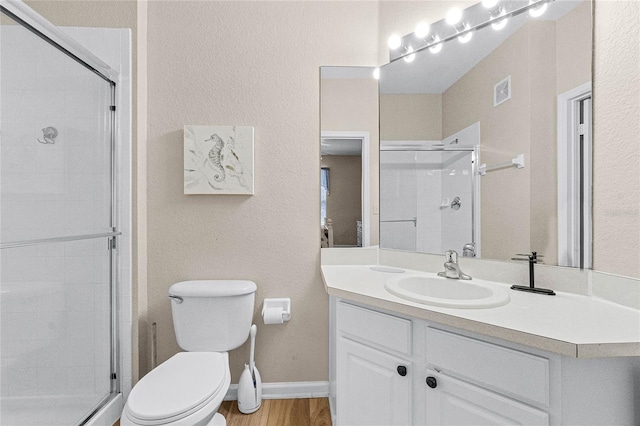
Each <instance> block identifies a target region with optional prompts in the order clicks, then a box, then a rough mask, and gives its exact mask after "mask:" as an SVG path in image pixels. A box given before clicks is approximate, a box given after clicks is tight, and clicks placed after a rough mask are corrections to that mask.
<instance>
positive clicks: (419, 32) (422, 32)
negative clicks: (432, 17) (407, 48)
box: [413, 21, 430, 38]
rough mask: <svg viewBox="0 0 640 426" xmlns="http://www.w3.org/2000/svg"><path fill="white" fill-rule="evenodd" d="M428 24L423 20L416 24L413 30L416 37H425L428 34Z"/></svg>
mask: <svg viewBox="0 0 640 426" xmlns="http://www.w3.org/2000/svg"><path fill="white" fill-rule="evenodd" d="M429 29H430V27H429V24H427V23H426V22H424V21H421V22H419V23H418V25H416V29H415V31H414V32H413V33H414V34H415V36H416V37H418V38H425V37H426V36H427V35H428V34H429Z"/></svg>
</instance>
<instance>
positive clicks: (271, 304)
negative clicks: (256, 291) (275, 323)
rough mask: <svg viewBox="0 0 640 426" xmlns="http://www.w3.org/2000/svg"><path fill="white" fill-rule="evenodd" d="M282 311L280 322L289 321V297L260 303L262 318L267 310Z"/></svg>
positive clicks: (265, 300)
mask: <svg viewBox="0 0 640 426" xmlns="http://www.w3.org/2000/svg"><path fill="white" fill-rule="evenodd" d="M278 308H280V309H282V321H283V322H284V321H289V320H290V319H291V299H290V298H289V297H281V298H271V299H264V301H263V302H262V316H263V317H264V313H265V311H266V310H267V309H278Z"/></svg>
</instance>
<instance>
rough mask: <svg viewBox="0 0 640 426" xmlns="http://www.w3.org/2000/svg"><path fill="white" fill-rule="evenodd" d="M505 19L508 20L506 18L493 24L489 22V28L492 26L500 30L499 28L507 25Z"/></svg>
mask: <svg viewBox="0 0 640 426" xmlns="http://www.w3.org/2000/svg"><path fill="white" fill-rule="evenodd" d="M507 21H508V19H507V18H504V19H501V20H499V21H496V22H494V23H493V24H491V28H493V29H494V30H496V31H500V30H501V29H503V28H504V27H506V26H507Z"/></svg>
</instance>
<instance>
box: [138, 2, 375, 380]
mask: <svg viewBox="0 0 640 426" xmlns="http://www.w3.org/2000/svg"><path fill="white" fill-rule="evenodd" d="M377 16H378V6H377V3H375V2H366V1H365V2H340V1H338V2H331V1H322V2H223V1H221V2H211V1H209V2H202V1H193V2H186V1H185V2H175V1H167V2H163V1H153V2H149V4H148V58H147V59H148V88H149V93H148V102H149V107H148V113H149V119H148V123H147V128H148V147H147V148H148V180H149V185H148V195H149V199H148V208H149V223H148V225H149V226H148V233H149V239H148V245H149V270H148V275H149V283H148V299H149V307H148V308H149V309H148V317H149V319H148V321H149V322H150V323H151V322H154V321H155V322H157V324H158V361H159V362H160V361H163V360H165V359H167V358H168V357H170V356H171V355H173V354H174V353H175V352H177V351H178V350H179V348H178V346H177V345H176V342H175V337H174V332H173V325H172V322H171V313H170V305H169V301H168V299H167V297H166V295H167V290H168V288H169V286H170V285H171V284H172V283H174V282H176V281H179V280H184V279H193V278H229V279H232V278H244V279H250V280H254V281H255V282H256V283H257V285H258V292H257V297H256V307H255V315H254V321H255V322H256V323H257V324H258V336H257V348H256V362H257V365H258V367H259V368H260V373H261V375H262V379H263V381H264V382H281V381H282V382H287V381H305V380H327V377H328V368H327V367H328V343H327V342H328V338H329V336H328V304H327V300H328V298H327V295H326V293H325V291H324V286H323V284H322V280H321V278H320V265H319V257H320V244H319V239H318V232H317V229H318V218H319V217H320V208H319V187H320V182H319V158H320V152H319V143H318V141H319V136H320V135H319V129H320V126H319V104H320V102H319V94H320V87H319V81H320V79H319V67H320V66H321V65H327V64H341V65H362V66H370V65H372V64H374V63H375V60H376V56H377V51H376V42H375V40H376V39H377V26H376V21H377ZM172 29H180V31H178V32H176V31H175V30H172ZM184 124H242V125H251V126H255V192H256V193H255V195H254V196H250V197H247V196H222V195H219V196H185V195H183V193H182V192H183V172H182V169H183V164H182V161H183V160H182V151H183V148H182V146H183V132H182V128H183V125H184ZM265 297H291V299H292V310H293V312H292V318H291V321H290V322H288V323H286V324H284V325H277V326H274V325H271V326H264V325H263V324H262V319H261V318H260V316H259V315H260V309H261V306H262V300H263V299H264V298H265ZM247 349H248V345H245V346H244V347H243V348H242V349H240V350H236V351H233V352H232V353H231V371H232V374H233V380H234V381H237V379H238V375H239V373H240V372H241V368H242V365H243V363H244V362H246V360H247V358H248V350H247ZM142 362H145V360H141V363H142ZM147 366H148V363H147Z"/></svg>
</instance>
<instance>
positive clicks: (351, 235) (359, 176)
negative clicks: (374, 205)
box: [320, 131, 370, 247]
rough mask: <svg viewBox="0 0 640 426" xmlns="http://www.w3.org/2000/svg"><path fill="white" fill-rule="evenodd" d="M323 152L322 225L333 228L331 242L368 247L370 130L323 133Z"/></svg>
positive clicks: (321, 149)
mask: <svg viewBox="0 0 640 426" xmlns="http://www.w3.org/2000/svg"><path fill="white" fill-rule="evenodd" d="M320 155H321V156H320V168H321V185H320V211H321V213H320V216H321V217H320V224H321V226H322V227H325V229H326V228H327V227H328V226H327V225H329V227H331V232H328V230H327V232H326V233H327V234H328V235H327V237H328V236H329V234H331V235H332V238H328V239H329V241H328V245H329V246H330V247H368V246H369V245H370V223H369V220H368V218H369V215H370V212H369V209H370V207H369V206H370V200H369V191H370V190H369V173H370V171H369V132H333V131H326V132H322V134H321V144H320ZM327 219H329V223H327ZM331 240H332V241H331Z"/></svg>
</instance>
